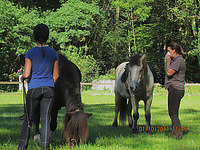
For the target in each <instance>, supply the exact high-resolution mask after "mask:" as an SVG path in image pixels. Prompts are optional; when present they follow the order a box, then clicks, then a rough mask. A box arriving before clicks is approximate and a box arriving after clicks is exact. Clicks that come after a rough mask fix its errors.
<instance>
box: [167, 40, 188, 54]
mask: <svg viewBox="0 0 200 150" xmlns="http://www.w3.org/2000/svg"><path fill="white" fill-rule="evenodd" d="M168 47H171V49H172V50H173V49H175V51H176V52H177V53H178V54H179V55H181V56H182V57H183V58H185V57H184V56H183V48H182V47H181V46H180V45H179V44H177V43H176V42H171V43H169V45H168Z"/></svg>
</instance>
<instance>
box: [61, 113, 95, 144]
mask: <svg viewBox="0 0 200 150" xmlns="http://www.w3.org/2000/svg"><path fill="white" fill-rule="evenodd" d="M90 116H92V114H91V113H84V112H83V111H81V110H76V111H73V112H66V114H65V117H64V137H65V139H66V143H68V144H69V145H70V147H71V146H75V145H77V144H79V143H84V142H86V140H87V136H88V131H89V129H88V123H87V118H89V117H90Z"/></svg>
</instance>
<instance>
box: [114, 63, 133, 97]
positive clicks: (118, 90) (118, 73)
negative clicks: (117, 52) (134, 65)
mask: <svg viewBox="0 0 200 150" xmlns="http://www.w3.org/2000/svg"><path fill="white" fill-rule="evenodd" d="M127 63H128V62H124V63H121V64H120V65H119V66H118V67H117V68H116V70H115V96H116V95H117V94H119V95H121V96H122V97H124V98H129V97H130V95H129V93H128V92H127V90H126V87H125V84H124V83H122V80H121V78H122V75H123V73H124V71H125V69H124V68H125V66H126V64H127Z"/></svg>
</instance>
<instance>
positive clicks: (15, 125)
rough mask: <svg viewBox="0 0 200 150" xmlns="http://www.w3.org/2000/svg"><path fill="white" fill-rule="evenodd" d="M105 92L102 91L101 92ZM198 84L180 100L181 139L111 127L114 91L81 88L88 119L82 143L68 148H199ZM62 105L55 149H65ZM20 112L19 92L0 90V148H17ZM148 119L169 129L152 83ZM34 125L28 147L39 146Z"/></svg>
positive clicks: (161, 93) (163, 94)
mask: <svg viewBox="0 0 200 150" xmlns="http://www.w3.org/2000/svg"><path fill="white" fill-rule="evenodd" d="M104 94H106V95H104ZM199 99H200V87H197V86H196V87H186V93H185V96H184V98H183V99H182V101H181V106H180V114H179V117H180V120H181V124H182V126H183V127H186V128H187V131H186V132H183V134H184V135H183V139H182V140H176V139H172V138H171V132H170V131H169V132H158V131H157V132H154V134H153V135H148V134H147V133H146V132H142V131H141V132H139V134H138V135H132V133H131V130H130V129H129V128H128V127H127V125H128V121H127V122H126V125H125V126H121V125H119V126H118V128H117V129H114V128H112V126H111V125H112V122H113V119H114V95H113V93H110V91H106V90H105V91H85V92H82V100H83V102H84V103H85V105H86V108H85V112H91V113H93V116H92V117H90V118H89V119H88V123H89V130H90V131H89V136H88V142H87V143H86V144H83V145H80V146H79V147H74V148H72V149H80V150H83V149H87V150H99V149H108V150H115V149H116V150H126V149H127V150H130V149H136V150H143V149H150V150H152V149H154V150H155V149H157V150H163V149H164V150H168V149H170V150H183V149H185V150H191V149H192V150H193V149H194V150H198V149H200V140H199V139H200V127H199V122H200V119H199V114H200V103H199ZM143 107H144V104H143V102H142V101H141V102H140V103H139V115H140V118H139V120H138V127H140V128H141V127H145V124H146V123H145V117H144V108H143ZM64 113H65V108H63V109H61V110H60V111H59V116H58V123H59V124H58V128H57V130H56V131H55V137H54V140H55V143H56V147H55V149H57V150H62V149H69V148H68V146H66V145H65V142H64V140H63V138H62V134H61V132H62V117H63V116H64ZM22 114H23V101H22V94H21V93H2V94H0V149H1V150H4V149H5V150H7V149H9V150H13V149H17V143H18V139H19V135H20V130H21V125H22V121H21V120H19V117H20V116H21V115H22ZM151 116H152V118H151V123H152V126H153V127H154V128H155V127H157V128H158V127H163V128H164V127H165V128H167V127H168V129H170V126H171V121H170V118H169V116H168V110H167V91H166V90H165V89H164V88H161V87H155V89H154V98H153V102H152V105H151ZM170 130H171V129H170ZM33 132H34V127H33V129H32V131H31V137H30V139H29V147H28V149H30V150H32V149H40V144H39V143H34V142H33V135H34V133H33Z"/></svg>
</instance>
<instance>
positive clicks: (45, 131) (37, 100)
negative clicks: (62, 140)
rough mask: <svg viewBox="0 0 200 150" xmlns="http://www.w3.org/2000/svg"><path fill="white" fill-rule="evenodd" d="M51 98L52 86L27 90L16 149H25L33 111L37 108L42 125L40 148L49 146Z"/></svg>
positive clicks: (52, 97) (52, 96) (52, 93)
mask: <svg viewBox="0 0 200 150" xmlns="http://www.w3.org/2000/svg"><path fill="white" fill-rule="evenodd" d="M53 100H54V88H53V87H39V88H35V89H31V90H29V91H28V93H27V99H26V109H25V118H24V122H23V125H22V129H21V135H20V139H19V143H18V150H25V149H27V147H28V140H29V137H30V129H31V124H32V121H33V119H34V115H35V112H36V111H37V110H39V109H40V113H41V114H40V116H41V125H42V127H41V148H42V149H49V148H50V114H51V107H52V104H53ZM39 107H40V108H39ZM38 108H39V109H38Z"/></svg>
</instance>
